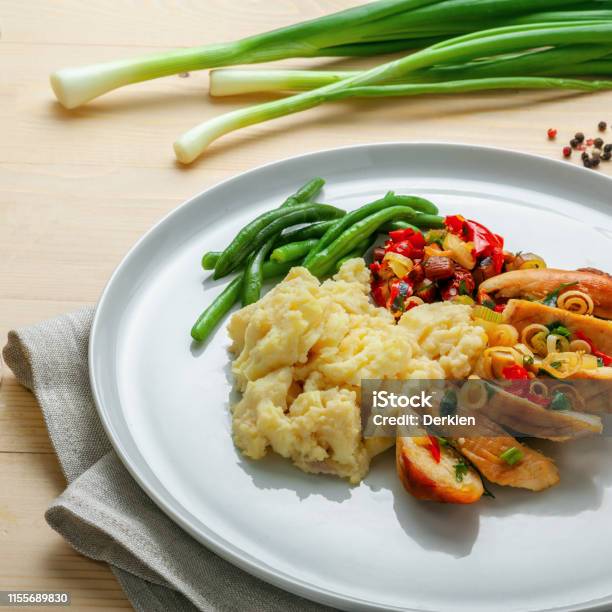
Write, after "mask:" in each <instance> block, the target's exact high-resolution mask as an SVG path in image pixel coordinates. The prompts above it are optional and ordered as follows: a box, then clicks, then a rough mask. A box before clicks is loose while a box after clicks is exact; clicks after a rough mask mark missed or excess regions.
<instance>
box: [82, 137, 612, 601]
mask: <svg viewBox="0 0 612 612" xmlns="http://www.w3.org/2000/svg"><path fill="white" fill-rule="evenodd" d="M313 176H323V177H325V178H326V179H327V185H326V187H325V191H324V193H323V195H322V197H321V198H320V201H328V202H330V203H333V204H335V205H337V206H340V207H346V208H347V209H350V208H354V207H356V206H359V205H361V204H363V203H365V202H367V201H370V200H372V199H375V198H378V197H380V196H381V195H382V194H383V193H385V192H386V191H387V190H389V189H393V190H395V191H396V192H397V193H406V194H418V195H422V196H425V197H427V198H430V199H431V200H433V201H434V202H435V203H436V204H438V206H439V208H440V210H441V212H442V214H449V213H457V212H460V213H463V214H465V215H467V216H469V217H472V218H475V219H478V220H480V221H481V222H483V223H485V224H486V225H488V226H489V227H490V228H492V229H493V230H494V231H496V232H498V233H500V234H502V235H503V236H505V238H506V240H507V245H508V246H509V247H510V248H511V249H513V250H529V251H537V252H538V253H539V254H541V255H543V256H544V257H545V258H546V260H547V261H548V262H549V264H554V265H555V266H557V267H561V268H564V267H565V268H569V269H572V268H575V267H577V266H596V267H600V268H603V269H608V270H612V248H611V241H610V237H611V236H612V218H611V216H610V202H611V201H612V181H610V180H609V179H606V178H605V177H603V176H601V175H600V174H598V173H596V172H592V171H585V170H583V169H581V168H578V167H576V166H573V165H570V164H568V163H563V162H555V161H551V160H548V159H544V158H539V157H534V156H527V155H523V154H519V153H512V152H508V151H501V150H496V149H489V148H480V147H472V146H462V145H448V144H382V145H371V146H358V147H350V148H344V149H338V150H333V151H323V152H320V153H314V154H311V155H305V156H301V157H296V158H293V159H288V160H285V161H281V162H277V163H274V164H270V165H267V166H264V167H262V168H258V169H256V170H252V171H250V172H247V173H245V174H242V175H240V176H237V177H235V178H233V179H231V180H228V181H226V182H224V183H222V184H220V185H218V186H216V187H213V188H212V189H209V190H208V191H206V192H204V193H201V194H199V195H197V196H196V197H194V198H193V199H192V200H190V201H189V202H186V203H185V204H183V205H182V206H180V207H179V208H178V209H176V210H175V211H174V212H173V213H171V214H170V215H168V216H167V217H166V218H165V219H164V220H163V221H161V222H160V223H159V224H158V225H157V226H155V227H154V228H153V229H152V230H151V231H150V232H149V233H148V234H147V235H146V236H145V237H144V238H143V239H142V240H141V241H140V242H139V243H138V244H137V245H136V246H135V247H134V248H133V249H132V250H131V252H130V253H129V254H128V255H127V257H126V258H125V259H124V261H123V262H122V263H121V265H120V266H119V268H118V269H117V270H116V272H115V273H114V275H113V277H112V278H111V280H110V282H109V284H108V286H107V288H106V290H105V291H104V294H103V296H102V299H101V300H100V304H99V307H98V311H97V314H96V319H95V322H94V326H93V331H92V336H91V343H90V370H91V382H92V388H93V391H94V396H95V399H96V402H97V404H98V408H99V412H100V416H101V418H102V421H103V422H104V425H105V427H106V429H107V432H108V434H109V436H110V438H111V440H112V442H113V444H114V446H115V449H116V450H117V452H118V453H119V455H120V456H121V458H122V459H123V461H124V462H125V464H126V466H127V467H128V468H129V470H130V471H131V473H132V474H133V475H134V477H135V478H136V480H137V481H138V482H139V483H140V485H141V486H142V487H143V488H144V489H145V490H146V491H147V493H148V494H149V495H150V496H151V497H152V498H153V499H154V500H155V502H156V503H157V504H159V506H160V507H161V508H162V509H163V510H164V511H165V512H167V513H168V514H169V515H170V516H171V517H172V518H173V519H174V520H175V521H176V522H177V523H179V524H180V525H181V526H182V527H184V528H185V529H186V530H187V531H189V532H190V533H191V534H192V535H193V536H194V537H195V538H197V539H198V540H200V541H201V542H202V543H204V544H205V545H206V546H208V547H210V548H211V549H212V550H214V551H215V552H217V553H218V554H220V555H222V556H223V557H225V558H226V559H228V560H230V561H231V562H233V563H235V564H236V565H238V566H240V567H242V568H244V569H246V570H247V571H249V572H251V573H253V574H255V575H257V576H259V577H261V578H263V579H265V580H268V581H269V582H271V583H274V584H276V585H278V586H280V587H283V588H285V589H287V590H289V591H292V592H295V593H298V594H300V595H303V596H305V597H309V598H311V599H314V600H317V601H320V602H324V603H327V604H331V605H335V606H337V607H341V608H345V609H351V610H356V609H410V610H444V611H448V610H453V611H454V612H460V611H470V612H476V611H487V612H489V611H491V610H578V609H580V610H586V609H588V610H594V609H598V610H604V609H605V610H608V609H610V606H611V605H612V571H611V569H610V568H611V567H612V566H611V564H610V559H611V553H610V551H611V549H612V441H611V440H610V439H604V438H595V439H590V440H585V441H582V442H577V443H573V444H566V445H557V446H556V447H554V446H553V445H549V446H548V447H546V450H547V452H551V453H552V454H554V456H555V457H556V459H557V461H558V464H559V468H560V473H561V484H560V485H559V486H558V487H555V488H554V489H551V490H549V491H546V492H543V493H539V494H534V493H529V492H526V491H515V490H511V489H500V488H498V487H496V488H494V490H495V492H496V494H497V499H495V500H490V499H483V500H482V501H481V502H480V503H478V504H476V505H474V506H469V507H449V506H442V505H436V504H432V503H423V502H417V501H415V500H414V499H412V498H411V497H410V496H409V495H407V494H406V493H404V491H403V490H402V487H401V485H400V484H399V483H398V481H397V480H396V477H395V470H394V463H393V457H392V453H389V454H387V455H386V456H383V457H380V458H378V459H377V460H375V461H374V462H373V465H372V470H371V472H370V474H369V475H368V477H367V478H366V479H365V480H364V481H363V482H362V483H361V485H359V486H357V487H351V486H349V485H348V484H347V483H346V482H344V481H341V480H339V479H334V478H331V477H324V476H315V475H307V474H303V473H301V472H300V471H298V470H297V469H295V468H293V467H292V466H291V465H290V464H289V463H288V462H287V461H284V460H282V459H280V458H278V457H269V458H266V459H265V460H262V461H258V462H254V461H249V460H246V459H245V458H243V457H241V455H240V454H239V453H238V452H237V450H236V449H235V448H234V446H233V444H232V440H231V437H230V417H229V413H228V407H229V404H228V399H229V394H230V390H231V386H232V380H231V374H230V369H229V367H228V355H227V353H226V348H227V344H228V341H227V336H226V333H225V330H224V328H223V327H221V328H220V329H219V330H218V332H217V334H216V335H215V336H214V338H212V340H211V341H210V342H208V343H207V344H206V346H204V347H199V346H195V345H193V344H192V343H191V341H190V337H189V329H190V327H191V324H192V323H193V321H194V320H195V318H196V316H197V315H198V314H199V312H200V310H201V309H202V308H203V307H204V306H205V305H206V304H208V303H209V302H210V301H211V300H212V298H213V297H214V296H215V294H216V293H218V292H219V290H220V288H221V286H222V285H223V283H215V282H212V281H210V280H208V279H207V273H204V272H203V271H202V270H201V269H200V267H199V262H200V257H201V254H202V253H203V252H204V251H206V250H209V249H210V250H215V249H221V248H222V247H223V246H224V245H226V244H227V242H228V241H229V240H230V239H231V238H232V237H233V236H234V235H235V233H236V232H237V230H238V229H239V228H240V227H241V226H242V225H243V224H244V223H246V222H248V221H249V220H251V219H252V218H253V217H254V216H256V215H258V214H260V213H261V212H263V211H265V210H268V209H271V208H274V207H276V206H278V205H279V203H280V202H281V201H282V200H283V199H284V198H285V197H286V196H287V195H288V194H289V193H291V192H293V191H294V190H295V188H296V187H297V186H299V185H301V184H302V183H304V182H305V181H306V180H308V179H309V178H311V177H313Z"/></svg>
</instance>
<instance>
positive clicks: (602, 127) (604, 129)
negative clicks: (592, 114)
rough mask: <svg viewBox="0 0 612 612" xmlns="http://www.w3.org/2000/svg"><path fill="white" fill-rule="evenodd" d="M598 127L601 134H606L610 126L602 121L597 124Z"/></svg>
mask: <svg viewBox="0 0 612 612" xmlns="http://www.w3.org/2000/svg"><path fill="white" fill-rule="evenodd" d="M597 127H598V128H599V131H600V132H605V131H606V128H607V127H608V124H607V123H606V122H605V121H600V122H599V123H598V124H597Z"/></svg>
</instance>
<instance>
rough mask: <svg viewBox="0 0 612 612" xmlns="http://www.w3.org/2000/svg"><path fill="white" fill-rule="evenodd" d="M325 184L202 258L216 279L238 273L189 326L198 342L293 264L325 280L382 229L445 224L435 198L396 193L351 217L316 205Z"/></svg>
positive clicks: (306, 189)
mask: <svg viewBox="0 0 612 612" xmlns="http://www.w3.org/2000/svg"><path fill="white" fill-rule="evenodd" d="M324 183H325V181H324V180H323V179H322V178H318V177H317V178H314V179H312V180H311V181H308V182H307V183H306V184H305V185H304V186H302V187H301V188H300V189H298V190H297V191H296V192H295V193H294V194H293V195H291V196H289V197H288V198H287V199H286V200H285V201H284V202H283V203H282V204H281V206H280V207H279V208H276V209H274V210H271V211H268V212H266V213H264V214H262V215H260V216H259V217H257V218H256V219H254V220H253V221H251V222H250V223H248V224H247V225H245V226H244V227H243V228H242V229H241V230H240V231H239V232H238V234H237V235H236V237H235V238H234V239H233V240H232V242H231V243H230V244H229V245H228V246H227V247H226V248H225V249H224V250H223V251H208V252H206V253H204V255H203V257H202V267H203V268H204V269H205V270H213V271H214V272H213V278H215V279H217V278H222V277H225V276H227V275H228V274H230V273H231V272H233V271H236V270H237V271H238V273H237V275H236V276H235V277H234V279H233V280H232V282H231V283H230V284H229V285H228V286H227V287H226V288H225V289H224V290H223V291H222V292H221V293H220V294H219V295H218V296H217V297H216V298H215V299H214V300H213V302H212V303H211V304H210V305H209V306H208V307H207V308H206V310H204V312H203V313H202V314H201V315H200V316H199V317H198V320H197V321H196V322H195V324H194V326H193V327H192V329H191V336H192V338H193V339H194V340H195V341H197V342H203V341H204V340H206V339H207V338H208V336H210V334H211V333H212V332H213V331H214V329H215V328H216V326H217V325H218V324H219V322H220V321H221V319H223V317H224V316H225V315H226V314H227V313H228V312H229V310H230V309H231V308H232V307H233V306H234V304H236V303H237V302H238V301H240V300H242V305H243V306H246V305H248V304H252V303H253V302H256V301H257V300H258V299H259V298H260V296H261V289H262V284H263V281H264V280H266V279H273V278H278V277H280V276H283V275H285V274H286V273H287V272H288V271H289V270H290V269H291V268H292V267H293V266H298V265H303V266H304V267H306V268H307V269H308V270H309V271H310V272H311V273H312V274H314V275H315V276H317V277H319V278H322V277H325V276H329V275H331V274H334V273H335V272H336V271H337V270H338V269H339V268H340V266H341V265H342V264H343V263H344V262H345V261H347V260H348V259H351V258H352V257H363V256H364V255H365V253H366V252H367V251H369V249H370V248H371V247H372V245H373V244H374V242H375V241H376V239H377V236H378V234H379V233H380V232H383V233H385V232H388V231H390V230H393V229H402V228H407V227H412V228H414V229H422V228H433V227H443V225H444V220H443V219H442V217H440V216H438V214H437V213H438V209H437V208H436V206H435V205H434V204H432V203H431V202H430V201H429V200H425V199H423V198H419V197H416V196H405V195H396V194H395V193H393V192H392V191H390V192H388V193H387V194H386V195H385V196H384V197H383V198H381V199H379V200H375V201H373V202H369V203H368V204H364V205H363V206H361V207H360V208H358V209H356V210H354V211H351V212H350V213H348V214H346V213H345V211H343V210H340V209H339V208H335V207H334V206H330V205H329V204H317V203H313V200H314V199H315V198H316V197H317V196H318V194H319V192H320V190H321V188H322V187H323V185H324ZM296 226H297V227H296Z"/></svg>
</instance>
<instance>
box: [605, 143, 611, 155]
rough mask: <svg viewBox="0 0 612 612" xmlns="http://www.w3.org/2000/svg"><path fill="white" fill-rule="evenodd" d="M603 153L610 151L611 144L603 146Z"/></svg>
mask: <svg viewBox="0 0 612 612" xmlns="http://www.w3.org/2000/svg"><path fill="white" fill-rule="evenodd" d="M603 150H604V153H612V144H607V145H606V146H605V147H604V148H603Z"/></svg>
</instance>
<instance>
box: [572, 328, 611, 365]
mask: <svg viewBox="0 0 612 612" xmlns="http://www.w3.org/2000/svg"><path fill="white" fill-rule="evenodd" d="M576 338H578V339H579V340H584V341H585V342H586V343H587V344H588V345H589V346H590V347H591V355H594V356H595V357H598V358H599V359H601V361H602V363H603V364H604V366H609V365H612V357H610V355H606V354H605V353H602V352H601V351H598V350H597V349H596V348H595V345H594V344H593V341H592V340H591V339H590V338H589V337H588V336H587V335H586V334H585V333H584V332H583V331H577V332H576Z"/></svg>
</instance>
